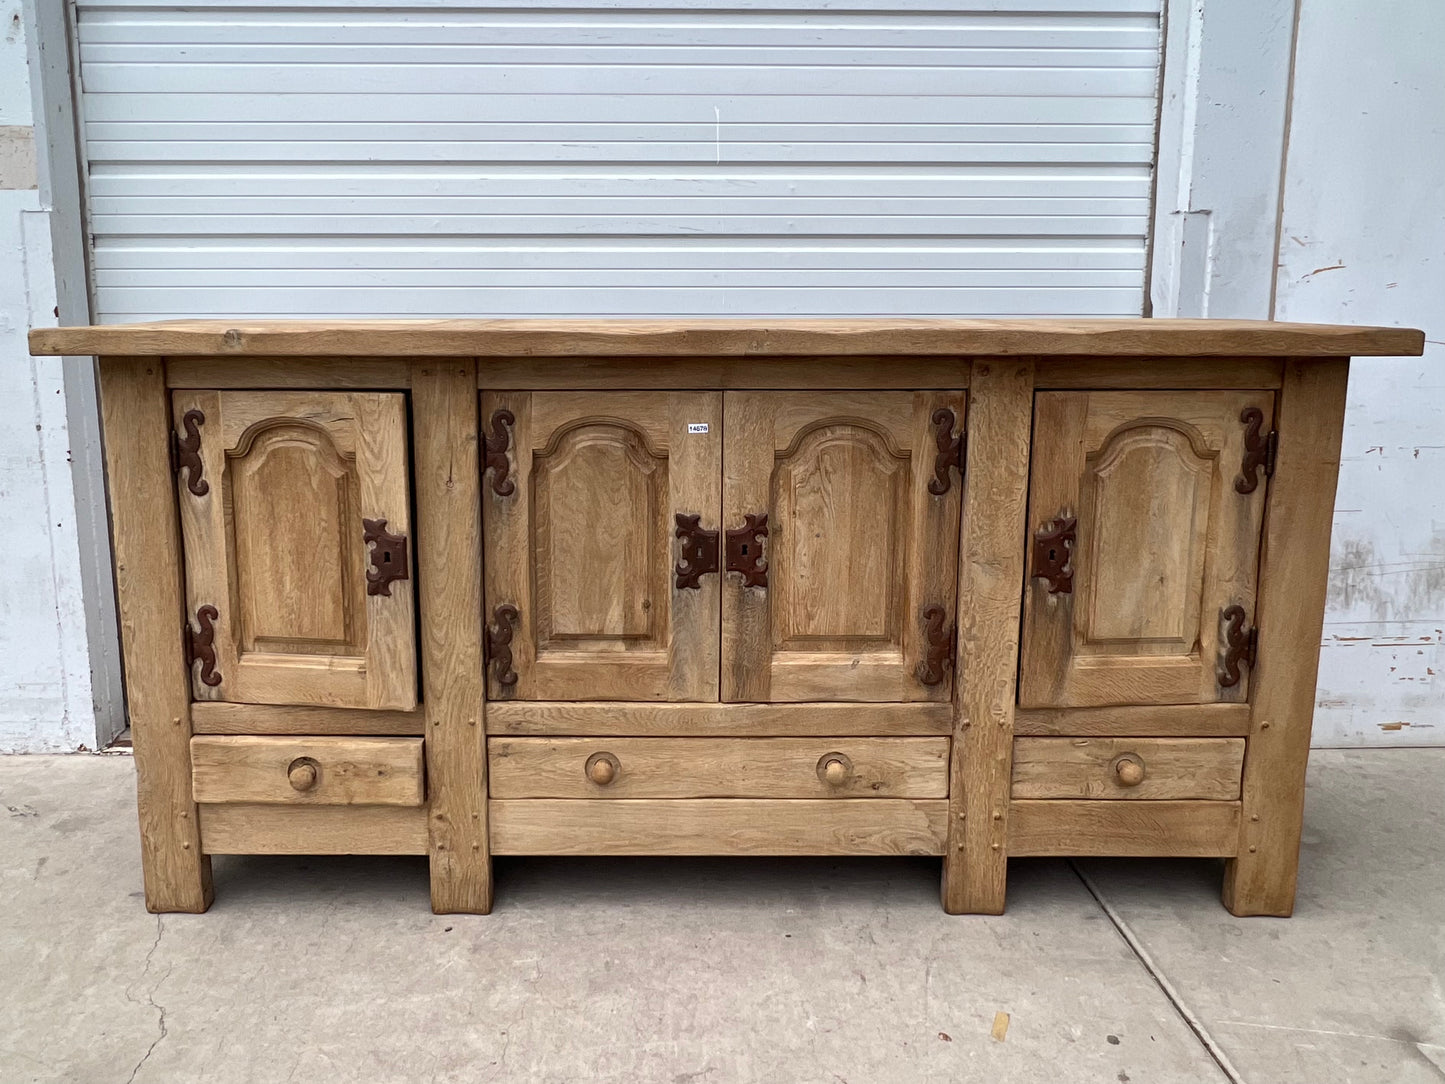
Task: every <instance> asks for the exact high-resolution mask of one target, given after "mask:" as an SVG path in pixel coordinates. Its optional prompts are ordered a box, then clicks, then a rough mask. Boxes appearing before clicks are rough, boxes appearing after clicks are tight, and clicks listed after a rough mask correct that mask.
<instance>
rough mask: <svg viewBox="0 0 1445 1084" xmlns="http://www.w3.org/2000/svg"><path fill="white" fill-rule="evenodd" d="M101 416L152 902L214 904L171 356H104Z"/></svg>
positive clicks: (183, 907) (159, 905) (161, 907)
mask: <svg viewBox="0 0 1445 1084" xmlns="http://www.w3.org/2000/svg"><path fill="white" fill-rule="evenodd" d="M100 392H101V421H102V424H103V426H104V432H105V460H106V469H107V472H108V473H109V475H110V514H111V530H112V533H113V536H114V547H115V583H116V594H117V596H118V599H119V603H120V633H121V643H122V646H123V650H124V655H125V682H126V701H127V705H128V707H129V713H130V728H131V738H132V741H133V742H134V745H135V772H136V798H137V805H138V808H139V811H140V830H141V868H142V870H143V872H144V876H145V899H146V908H147V910H150V911H154V912H157V913H159V912H163V911H189V912H200V911H204V910H205V909H206V908H207V907H209V906H210V905H211V899H212V897H213V892H212V888H211V860H210V858H209V857H208V856H206V855H204V854H202V853H201V837H200V829H199V826H198V823H197V819H196V805H195V802H193V801H192V800H191V753H190V741H191V682H190V675H189V674H188V673H187V672H186V664H185V660H184V657H183V656H182V654H181V621H182V614H183V612H184V609H185V602H184V594H183V593H182V590H181V583H182V580H181V575H182V566H181V543H180V529H179V525H178V523H177V519H176V496H175V478H174V476H173V475H172V474H171V467H170V453H169V442H170V431H171V410H170V403H169V399H168V396H167V394H166V384H165V363H164V361H163V360H162V359H161V358H102V359H101V360H100Z"/></svg>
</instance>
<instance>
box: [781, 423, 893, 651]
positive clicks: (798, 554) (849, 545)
mask: <svg viewBox="0 0 1445 1084" xmlns="http://www.w3.org/2000/svg"><path fill="white" fill-rule="evenodd" d="M908 463H909V457H908V456H907V454H905V453H902V452H899V451H898V450H897V449H896V448H894V447H891V446H890V442H889V441H888V440H887V438H886V436H885V435H884V434H881V433H879V432H877V431H876V430H874V429H872V428H870V427H868V426H865V425H862V424H860V423H858V422H857V421H856V420H851V419H849V420H828V421H824V422H821V423H819V424H817V425H815V426H813V427H811V428H810V429H809V430H808V431H806V432H805V433H804V434H803V435H801V437H800V438H799V439H798V440H796V441H795V442H794V444H793V446H792V447H790V448H788V449H787V450H786V451H784V452H782V453H779V455H778V458H777V466H776V468H775V470H774V474H773V486H772V490H773V499H772V506H773V507H774V508H775V509H777V513H776V518H777V524H776V528H775V532H774V543H773V549H772V556H771V558H770V559H769V563H770V567H771V569H772V575H771V577H770V579H771V581H772V582H773V583H775V584H776V585H777V587H776V590H775V594H774V599H775V602H774V606H775V615H776V619H775V620H774V622H773V632H774V639H775V642H776V643H777V644H778V646H780V647H783V648H788V649H793V650H806V649H808V648H809V647H812V648H814V649H822V648H833V649H837V650H846V649H848V648H850V647H855V646H856V647H863V646H867V645H883V644H896V643H898V642H899V639H900V636H899V633H900V626H901V616H900V609H901V601H900V600H901V594H902V592H904V591H905V590H906V586H907V585H906V584H905V583H904V582H902V581H903V577H902V575H901V572H902V557H903V544H902V539H901V537H900V535H901V532H902V531H903V530H904V529H905V527H906V525H907V522H908V517H907V501H908Z"/></svg>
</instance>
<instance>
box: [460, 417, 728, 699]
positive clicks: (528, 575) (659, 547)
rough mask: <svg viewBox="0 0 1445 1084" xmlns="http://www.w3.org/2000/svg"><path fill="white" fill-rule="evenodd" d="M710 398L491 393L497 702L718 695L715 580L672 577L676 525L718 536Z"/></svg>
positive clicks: (489, 572)
mask: <svg viewBox="0 0 1445 1084" xmlns="http://www.w3.org/2000/svg"><path fill="white" fill-rule="evenodd" d="M721 414H722V397H721V395H720V394H718V393H716V392H630V391H619V392H593V391H577V392H572V391H558V392H486V393H484V394H483V395H482V423H483V426H484V427H485V428H486V430H487V432H488V434H489V436H488V438H487V448H488V451H487V455H486V457H485V460H484V462H485V464H486V468H485V469H486V477H485V478H484V480H483V484H482V498H483V502H484V503H483V509H482V526H483V533H484V535H485V541H486V552H485V555H484V564H485V582H486V620H487V623H488V626H489V628H490V630H491V632H492V637H491V638H492V641H493V643H494V644H495V645H497V646H496V648H494V649H493V650H492V652H491V660H490V663H489V665H488V667H487V689H488V695H489V696H491V697H496V698H500V697H515V698H520V699H527V700H716V699H717V668H718V663H717V659H718V577H717V576H716V575H715V574H706V575H700V576H685V575H682V574H680V573H679V572H678V571H677V566H678V564H679V563H680V561H681V560H682V546H681V544H680V542H679V539H678V537H677V533H678V521H677V517H678V516H696V517H698V526H699V527H700V528H703V529H712V530H716V529H717V527H718V517H719V513H720V503H721V498H720V488H721V477H722V452H721V449H722V433H721V432H720V423H721V420H722V418H721Z"/></svg>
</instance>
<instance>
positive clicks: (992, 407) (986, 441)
mask: <svg viewBox="0 0 1445 1084" xmlns="http://www.w3.org/2000/svg"><path fill="white" fill-rule="evenodd" d="M1033 384H1034V366H1033V361H1032V359H1017V360H997V359H995V360H990V361H978V362H975V363H974V366H973V378H972V380H971V382H970V387H969V404H968V438H967V439H968V464H967V470H966V471H965V472H964V501H963V542H962V546H961V550H960V557H959V584H958V612H959V630H958V659H957V666H956V667H955V670H954V673H955V678H956V681H955V685H956V688H957V690H958V692H957V695H956V710H955V713H954V727H953V750H952V754H951V763H950V769H949V787H948V793H949V798H948V844H947V848H946V849H945V851H944V855H943V909H944V910H945V911H947V912H948V913H949V914H955V915H956V914H992V915H996V914H1001V913H1002V912H1003V905H1004V888H1005V881H1006V877H1007V873H1008V812H1009V785H1010V776H1011V774H1012V766H1013V721H1014V685H1015V682H1016V680H1017V677H1018V659H1019V611H1020V605H1021V601H1020V600H1021V598H1022V592H1023V583H1024V532H1025V526H1026V516H1027V512H1028V485H1029V435H1030V426H1031V422H1032V418H1033Z"/></svg>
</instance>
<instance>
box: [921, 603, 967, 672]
mask: <svg viewBox="0 0 1445 1084" xmlns="http://www.w3.org/2000/svg"><path fill="white" fill-rule="evenodd" d="M922 616H923V641H924V647H923V661H922V662H920V663H919V664H918V669H917V670H915V671H914V675H915V676H916V677H917V678H918V680H919V681H921V682H922V683H923V684H924V685H938V684H940V683H941V682H942V681H943V679H944V676H945V675H946V674H947V673H948V671H949V670H950V669H951V668H952V667H953V660H954V657H955V656H956V655H957V654H958V622H957V621H950V622H948V624H946V625H945V624H944V620H945V618H947V617H948V611H947V610H945V609H944V608H943V607H942V606H939V605H938V604H937V603H934V604H933V605H930V606H925V607H923V614H922Z"/></svg>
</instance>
